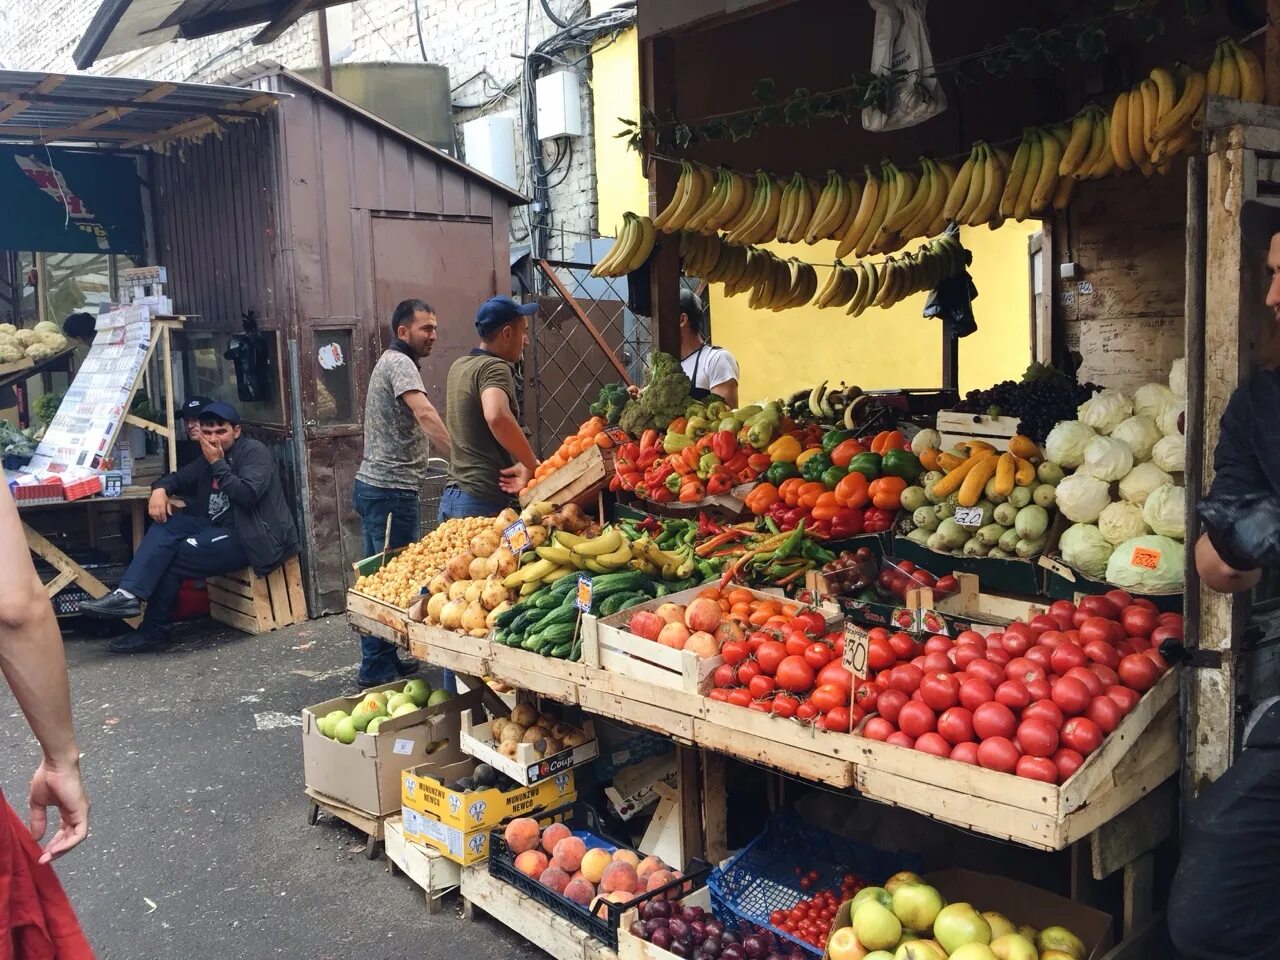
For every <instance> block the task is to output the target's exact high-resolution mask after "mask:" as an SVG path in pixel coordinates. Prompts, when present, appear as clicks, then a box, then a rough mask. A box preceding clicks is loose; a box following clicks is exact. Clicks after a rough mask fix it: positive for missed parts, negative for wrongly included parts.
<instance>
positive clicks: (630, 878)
mask: <svg viewBox="0 0 1280 960" xmlns="http://www.w3.org/2000/svg"><path fill="white" fill-rule="evenodd" d="M639 886H640V881H639V879H638V878H637V877H636V868H635V867H633V866H632V865H631V864H629V863H627V862H626V861H625V860H615V861H614V862H613V863H611V864H609V866H607V867H605V868H604V874H603V875H602V876H601V877H600V892H601V893H614V892H616V891H622V892H625V893H635V892H636V890H637V889H638V888H639Z"/></svg>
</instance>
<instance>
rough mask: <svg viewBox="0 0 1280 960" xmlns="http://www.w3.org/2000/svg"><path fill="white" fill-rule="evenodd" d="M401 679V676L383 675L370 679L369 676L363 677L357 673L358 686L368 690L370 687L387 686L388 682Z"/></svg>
mask: <svg viewBox="0 0 1280 960" xmlns="http://www.w3.org/2000/svg"><path fill="white" fill-rule="evenodd" d="M399 679H400V678H399V677H381V678H378V679H376V680H370V679H369V678H368V677H362V676H360V675H359V674H357V675H356V686H358V687H359V688H360V689H361V690H367V689H368V688H369V687H381V686H385V685H386V684H388V683H395V682H396V681H397V680H399Z"/></svg>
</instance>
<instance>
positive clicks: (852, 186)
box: [823, 177, 862, 240]
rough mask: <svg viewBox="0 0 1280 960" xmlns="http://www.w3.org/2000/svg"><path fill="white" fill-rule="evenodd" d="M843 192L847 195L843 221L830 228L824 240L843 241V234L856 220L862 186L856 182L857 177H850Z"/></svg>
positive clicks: (860, 205) (860, 204) (860, 202)
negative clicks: (847, 199) (847, 201)
mask: <svg viewBox="0 0 1280 960" xmlns="http://www.w3.org/2000/svg"><path fill="white" fill-rule="evenodd" d="M845 191H846V192H847V193H848V195H849V206H848V209H846V210H845V215H844V219H843V220H841V221H840V222H839V223H837V224H836V225H835V226H834V227H832V228H831V232H830V233H828V234H827V235H826V237H825V238H823V239H826V240H843V239H844V237H845V234H847V233H848V232H849V229H850V228H851V227H852V226H853V222H854V220H856V219H857V218H858V211H859V209H860V208H861V207H862V184H861V183H859V182H858V178H857V177H850V178H849V182H848V183H847V184H846V185H845Z"/></svg>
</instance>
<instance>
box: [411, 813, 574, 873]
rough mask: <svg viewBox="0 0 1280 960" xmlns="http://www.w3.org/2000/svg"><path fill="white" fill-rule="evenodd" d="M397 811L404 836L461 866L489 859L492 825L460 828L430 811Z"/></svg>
mask: <svg viewBox="0 0 1280 960" xmlns="http://www.w3.org/2000/svg"><path fill="white" fill-rule="evenodd" d="M400 815H401V817H402V819H403V823H404V836H405V839H406V840H410V841H412V842H413V843H420V844H422V845H423V846H427V847H431V848H432V849H433V850H438V851H440V853H442V854H444V856H446V857H448V858H449V859H450V860H452V861H453V862H454V863H460V864H462V865H463V866H464V867H469V866H471V864H473V863H479V862H480V861H481V860H487V859H489V837H490V836H491V834H492V831H493V827H483V828H481V829H478V830H459V829H458V828H457V827H452V826H449V825H448V824H447V823H441V822H440V821H439V820H437V819H436V818H435V817H433V816H431V815H430V814H427V813H420V812H419V811H417V810H411V809H409V808H408V807H401V809H400ZM565 816H567V814H566V813H564V812H562V813H560V814H559V815H557V817H556V819H557V820H563V819H564V817H565Z"/></svg>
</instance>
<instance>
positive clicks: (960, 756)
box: [951, 741, 978, 766]
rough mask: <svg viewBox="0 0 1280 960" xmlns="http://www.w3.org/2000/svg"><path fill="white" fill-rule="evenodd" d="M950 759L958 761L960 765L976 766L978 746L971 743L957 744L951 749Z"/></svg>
mask: <svg viewBox="0 0 1280 960" xmlns="http://www.w3.org/2000/svg"><path fill="white" fill-rule="evenodd" d="M951 759H952V760H959V761H960V762H961V763H971V764H973V765H974V766H977V765H978V745H977V744H976V743H973V742H971V741H966V742H965V743H957V744H956V745H955V746H954V747H952V748H951Z"/></svg>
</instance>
